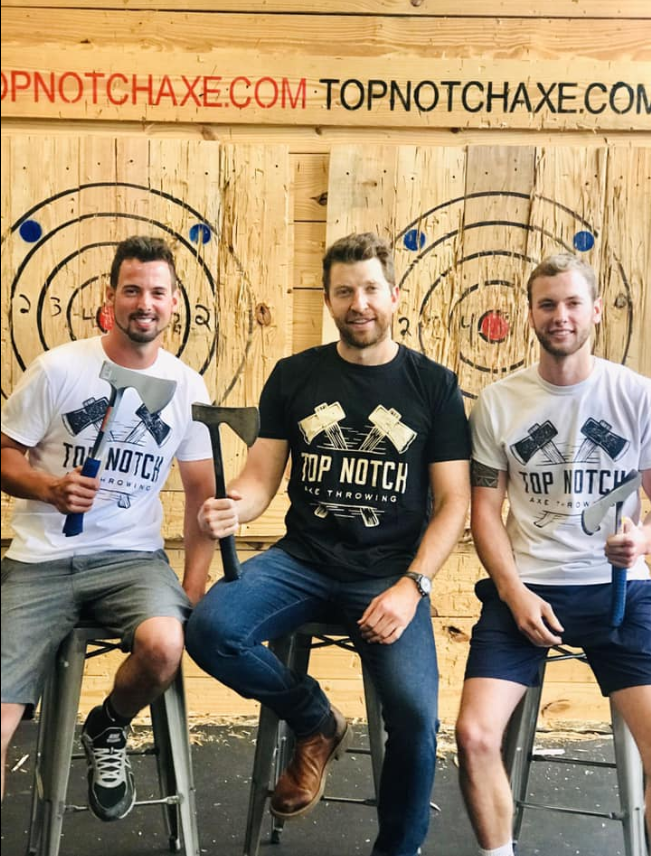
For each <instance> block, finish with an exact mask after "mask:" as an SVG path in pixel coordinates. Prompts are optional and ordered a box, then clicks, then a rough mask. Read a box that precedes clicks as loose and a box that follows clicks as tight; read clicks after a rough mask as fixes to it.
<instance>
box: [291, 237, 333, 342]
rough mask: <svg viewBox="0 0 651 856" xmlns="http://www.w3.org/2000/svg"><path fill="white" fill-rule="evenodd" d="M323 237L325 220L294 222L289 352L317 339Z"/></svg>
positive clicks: (319, 328)
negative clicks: (292, 300)
mask: <svg viewBox="0 0 651 856" xmlns="http://www.w3.org/2000/svg"><path fill="white" fill-rule="evenodd" d="M325 240H326V224H325V223H323V222H303V223H298V222H295V223H294V317H293V337H292V341H293V353H298V352H299V351H304V350H305V349H306V348H311V347H313V346H314V345H318V344H320V342H321V325H322V314H323V287H322V285H321V260H322V258H323V253H324V251H325Z"/></svg>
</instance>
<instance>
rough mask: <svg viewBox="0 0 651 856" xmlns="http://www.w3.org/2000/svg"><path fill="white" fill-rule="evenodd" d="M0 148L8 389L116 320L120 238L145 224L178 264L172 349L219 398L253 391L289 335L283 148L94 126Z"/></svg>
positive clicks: (242, 399)
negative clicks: (108, 311)
mask: <svg viewBox="0 0 651 856" xmlns="http://www.w3.org/2000/svg"><path fill="white" fill-rule="evenodd" d="M2 147H3V164H4V169H3V171H2V200H3V201H2V291H3V306H4V307H5V308H6V309H5V312H4V313H3V318H2V340H3V346H4V348H5V352H4V355H3V363H4V369H5V370H4V372H3V380H2V394H3V397H6V396H7V395H8V394H9V393H10V392H11V390H12V389H13V386H14V385H15V383H16V381H17V380H18V378H19V377H20V375H21V374H22V372H23V371H24V369H25V367H26V366H27V365H29V363H30V362H31V361H32V360H33V359H34V358H35V357H36V356H37V355H38V354H39V353H40V352H42V351H44V350H48V349H50V348H52V347H55V346H56V345H59V344H62V343H63V342H66V341H69V340H71V339H82V338H86V337H89V336H93V335H97V334H99V333H101V332H102V330H105V329H106V324H107V323H110V319H108V318H107V317H106V315H105V313H104V311H103V306H104V294H105V291H106V286H107V284H108V276H109V270H110V264H111V260H112V257H113V254H114V251H115V247H116V245H117V243H118V242H119V241H121V240H122V239H123V238H126V237H128V236H129V235H133V234H147V235H152V236H155V237H160V238H164V239H165V240H166V241H168V243H169V244H170V245H171V246H172V248H173V250H174V253H175V256H176V262H177V270H178V275H179V288H180V294H181V300H180V306H179V311H178V313H177V314H176V316H175V318H174V319H173V322H172V324H171V325H170V327H169V328H168V330H167V332H166V334H165V347H167V348H168V349H169V350H170V351H172V353H174V354H176V355H177V356H178V357H180V358H181V359H182V360H184V361H185V362H186V363H187V364H188V365H190V366H192V367H193V368H195V369H196V370H197V371H198V372H200V373H201V374H202V375H203V377H204V379H205V380H206V383H207V386H208V389H209V391H210V394H211V395H212V396H213V398H214V401H215V402H216V403H224V404H228V405H231V404H233V405H237V404H244V403H251V404H255V403H257V398H258V395H259V393H260V389H261V384H262V382H263V380H264V378H265V377H266V375H267V374H268V372H269V370H270V368H271V367H272V366H273V364H274V363H275V361H276V359H277V358H279V357H281V356H283V355H285V354H286V353H287V350H288V347H289V339H288V336H287V330H288V327H289V324H290V321H291V294H290V293H289V288H288V283H289V276H288V267H289V258H288V255H289V247H290V240H289V232H288V227H289V210H288V187H289V158H288V153H287V150H286V149H285V148H284V147H262V146H238V147H237V148H235V147H229V146H219V145H218V144H217V143H214V142H203V141H199V142H197V141H193V142H190V141H183V140H147V139H141V138H133V139H131V138H117V139H115V138H108V137H106V138H102V137H92V136H89V137H85V138H67V137H34V138H24V137H23V138H21V137H11V138H9V137H3V140H2Z"/></svg>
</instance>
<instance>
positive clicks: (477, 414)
mask: <svg viewBox="0 0 651 856" xmlns="http://www.w3.org/2000/svg"><path fill="white" fill-rule="evenodd" d="M494 425H495V420H494V419H493V418H492V415H491V410H490V405H489V401H488V397H487V396H486V395H485V392H482V393H480V395H479V398H478V399H477V402H476V404H475V406H474V407H473V409H472V412H471V414H470V434H471V438H472V457H473V460H475V461H477V462H478V463H480V464H485V465H486V466H487V467H493V468H494V469H497V470H504V471H506V470H508V468H509V465H508V460H507V458H506V455H505V454H504V451H503V449H502V446H501V445H500V443H499V441H498V440H497V438H496V437H495V431H494Z"/></svg>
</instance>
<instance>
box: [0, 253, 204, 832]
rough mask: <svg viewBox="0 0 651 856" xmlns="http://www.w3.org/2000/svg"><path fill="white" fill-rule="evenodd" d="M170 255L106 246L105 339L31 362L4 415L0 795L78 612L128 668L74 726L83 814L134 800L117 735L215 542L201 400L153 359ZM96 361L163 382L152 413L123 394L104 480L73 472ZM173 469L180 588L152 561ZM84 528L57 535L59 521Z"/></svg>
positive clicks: (170, 274)
mask: <svg viewBox="0 0 651 856" xmlns="http://www.w3.org/2000/svg"><path fill="white" fill-rule="evenodd" d="M178 301H179V292H178V288H177V278H176V270H175V265H174V257H173V255H172V252H171V250H170V249H169V247H168V246H167V244H166V243H165V242H164V241H162V240H160V239H157V238H148V237H133V238H127V239H126V240H124V241H122V242H121V243H120V244H119V245H118V246H117V249H116V253H115V257H114V260H113V263H112V267H111V276H110V286H109V287H108V289H107V306H108V307H109V309H110V311H111V313H112V317H113V322H114V323H113V326H112V327H111V329H110V330H109V332H108V333H107V334H106V335H105V336H103V337H97V338H94V339H85V340H80V341H74V342H70V343H69V344H66V345H62V346H60V347H58V348H54V349H53V350H51V351H48V352H46V353H44V354H42V355H41V356H39V357H38V358H37V359H36V360H35V361H34V362H33V363H32V364H31V365H30V366H29V367H28V369H27V371H26V372H25V374H24V375H23V377H22V378H21V380H20V382H19V383H18V385H17V386H16V389H15V390H14V392H13V393H12V395H11V396H10V398H9V400H8V401H7V403H6V405H5V408H4V410H3V413H2V435H1V441H2V489H3V490H4V491H6V493H8V494H11V495H12V496H15V497H17V500H16V505H15V510H14V515H13V519H12V526H13V529H14V538H13V541H12V543H11V546H10V547H9V550H8V551H7V554H6V556H5V558H4V559H3V562H2V785H3V788H2V790H3V793H4V766H5V761H6V752H7V747H8V745H9V742H10V740H11V738H12V736H13V734H14V732H15V730H16V728H17V726H18V724H19V722H20V720H21V718H22V717H23V714H24V712H25V709H26V708H28V707H32V706H34V705H35V704H36V703H37V701H38V699H39V696H40V694H41V691H42V686H43V680H44V676H45V675H46V674H47V672H48V671H49V670H51V668H52V666H53V662H54V657H55V655H56V651H57V649H58V647H59V645H60V643H61V641H62V640H63V638H64V637H65V636H66V635H67V634H68V633H69V631H70V630H71V629H72V628H73V627H74V626H75V624H76V623H77V621H78V620H79V618H80V617H81V616H84V617H90V618H92V619H93V620H96V621H97V622H98V623H100V624H102V625H105V626H106V627H108V628H110V629H111V630H112V631H114V632H115V633H116V635H118V636H120V638H121V639H122V641H123V643H124V645H125V648H126V649H128V650H129V651H130V653H129V656H128V657H127V658H126V660H125V661H124V662H123V663H122V665H121V666H120V668H119V669H118V672H117V674H116V677H115V682H114V685H113V688H112V690H111V692H110V694H109V696H108V697H107V699H106V700H105V702H104V704H103V705H100V706H98V707H96V708H94V709H93V710H92V711H91V712H90V714H89V716H88V719H87V720H86V723H85V725H84V728H83V732H82V743H83V745H84V750H85V752H86V755H87V759H88V784H89V802H90V807H91V809H92V811H93V812H94V813H95V814H96V815H97V817H99V818H100V819H102V820H117V819H119V818H121V817H124V816H125V815H126V814H127V813H128V812H129V811H130V810H131V808H132V806H133V804H134V801H135V785H134V781H133V774H132V771H131V768H130V765H129V761H128V758H127V753H126V742H127V733H128V728H129V723H130V722H131V720H132V718H133V717H134V716H135V715H136V714H137V713H138V712H139V711H140V710H141V709H142V708H144V707H145V706H146V705H148V704H150V703H151V702H152V701H153V700H154V699H155V698H156V697H157V696H158V695H160V694H161V693H162V692H163V691H164V690H165V689H166V688H167V687H168V686H169V684H170V683H171V682H172V680H173V678H174V676H175V674H176V671H177V669H178V666H179V663H180V661H181V655H182V653H183V645H184V629H183V628H184V623H185V621H186V619H187V617H188V615H189V614H190V610H191V608H192V605H193V604H195V603H196V602H197V601H198V600H199V599H200V598H201V597H202V596H203V593H204V591H205V586H206V581H207V577H208V568H209V565H210V561H211V558H212V555H213V552H214V542H213V541H212V540H211V539H210V538H209V537H207V536H206V535H204V534H203V532H202V531H201V530H200V528H199V525H198V523H197V513H198V511H199V509H200V508H201V506H202V504H203V502H204V501H205V500H206V499H207V498H208V497H209V496H212V495H214V475H213V468H212V453H211V447H210V438H209V436H208V432H207V430H206V429H205V426H203V425H200V424H198V423H195V422H193V421H192V409H191V405H192V402H193V401H204V402H206V401H209V398H208V393H207V390H206V386H205V384H204V382H203V380H202V378H201V377H200V376H199V375H198V374H197V373H196V372H195V371H193V370H192V369H190V368H188V367H187V366H185V365H184V364H183V363H182V362H181V361H180V360H178V359H177V358H176V357H174V356H172V354H170V353H168V352H167V351H165V350H163V349H162V348H161V339H162V336H163V331H164V330H165V328H166V327H167V326H168V324H169V323H170V320H171V319H172V317H173V313H174V311H175V310H176V308H177V306H178ZM105 361H109V362H112V363H115V364H116V365H118V366H122V367H125V368H128V369H131V370H135V371H138V372H141V373H142V374H143V375H145V376H147V375H149V376H151V377H158V378H166V379H170V380H174V381H176V391H175V394H174V397H173V398H172V400H171V401H170V403H169V404H168V405H167V406H166V407H164V408H163V409H162V410H161V411H160V412H158V413H149V411H147V410H146V408H145V406H144V405H143V403H142V401H141V400H140V398H139V396H138V394H137V393H136V392H135V390H133V389H127V390H125V392H124V396H123V398H122V401H121V403H120V406H119V408H118V410H117V411H116V417H115V420H114V422H113V423H112V426H111V436H110V439H109V442H108V445H107V450H106V454H105V455H104V461H103V465H102V468H101V470H100V472H99V473H98V475H97V476H96V477H89V476H85V475H82V465H83V463H84V460H85V459H86V458H87V457H88V456H89V452H90V451H91V449H92V447H93V443H94V441H95V439H96V437H97V434H98V429H99V426H100V424H101V422H102V418H103V416H104V413H105V411H106V409H107V405H108V401H109V395H110V391H111V390H110V386H109V384H108V382H107V381H105V380H102V379H101V378H100V369H101V366H102V364H103V363H104V362H105ZM174 458H176V460H177V462H178V467H179V473H180V475H181V480H182V482H183V489H184V491H185V498H186V513H185V524H184V536H185V572H184V578H183V585H182V586H181V584H180V583H179V581H178V579H177V577H176V574H175V573H174V571H173V570H172V569H171V567H170V565H169V562H168V560H167V557H166V555H165V553H164V551H163V546H164V544H163V538H162V535H161V523H162V516H163V512H162V506H161V502H160V498H159V494H160V491H161V488H162V487H163V485H164V484H165V480H166V478H167V475H168V473H169V470H170V466H171V464H172V461H173V460H174ZM71 513H80V514H83V515H84V523H83V532H81V533H80V534H78V535H76V536H75V537H66V536H65V535H64V533H63V526H64V520H65V515H67V514H71Z"/></svg>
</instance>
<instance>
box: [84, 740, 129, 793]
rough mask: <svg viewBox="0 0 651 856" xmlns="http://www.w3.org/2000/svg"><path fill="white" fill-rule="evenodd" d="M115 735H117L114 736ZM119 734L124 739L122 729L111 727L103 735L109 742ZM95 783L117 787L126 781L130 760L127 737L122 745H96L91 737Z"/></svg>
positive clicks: (104, 786)
mask: <svg viewBox="0 0 651 856" xmlns="http://www.w3.org/2000/svg"><path fill="white" fill-rule="evenodd" d="M113 735H115V737H114V736H113ZM117 735H119V736H120V737H122V738H123V739H124V737H125V735H124V732H123V731H122V729H117V728H111V729H108V734H107V732H104V734H102V735H101V737H102V738H103V740H104V741H106V742H108V741H110V740H111V738H113V740H115V739H116V737H117ZM88 742H89V744H90V750H91V758H92V763H93V772H94V777H95V783H96V784H97V785H100V787H103V788H117V787H119V786H120V785H123V784H124V783H125V782H126V778H127V769H128V767H129V760H128V758H127V746H126V739H125V742H124V743H123V745H122V746H108V747H105V746H96V745H95V742H94V741H93V740H90V739H89V741H88Z"/></svg>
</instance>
